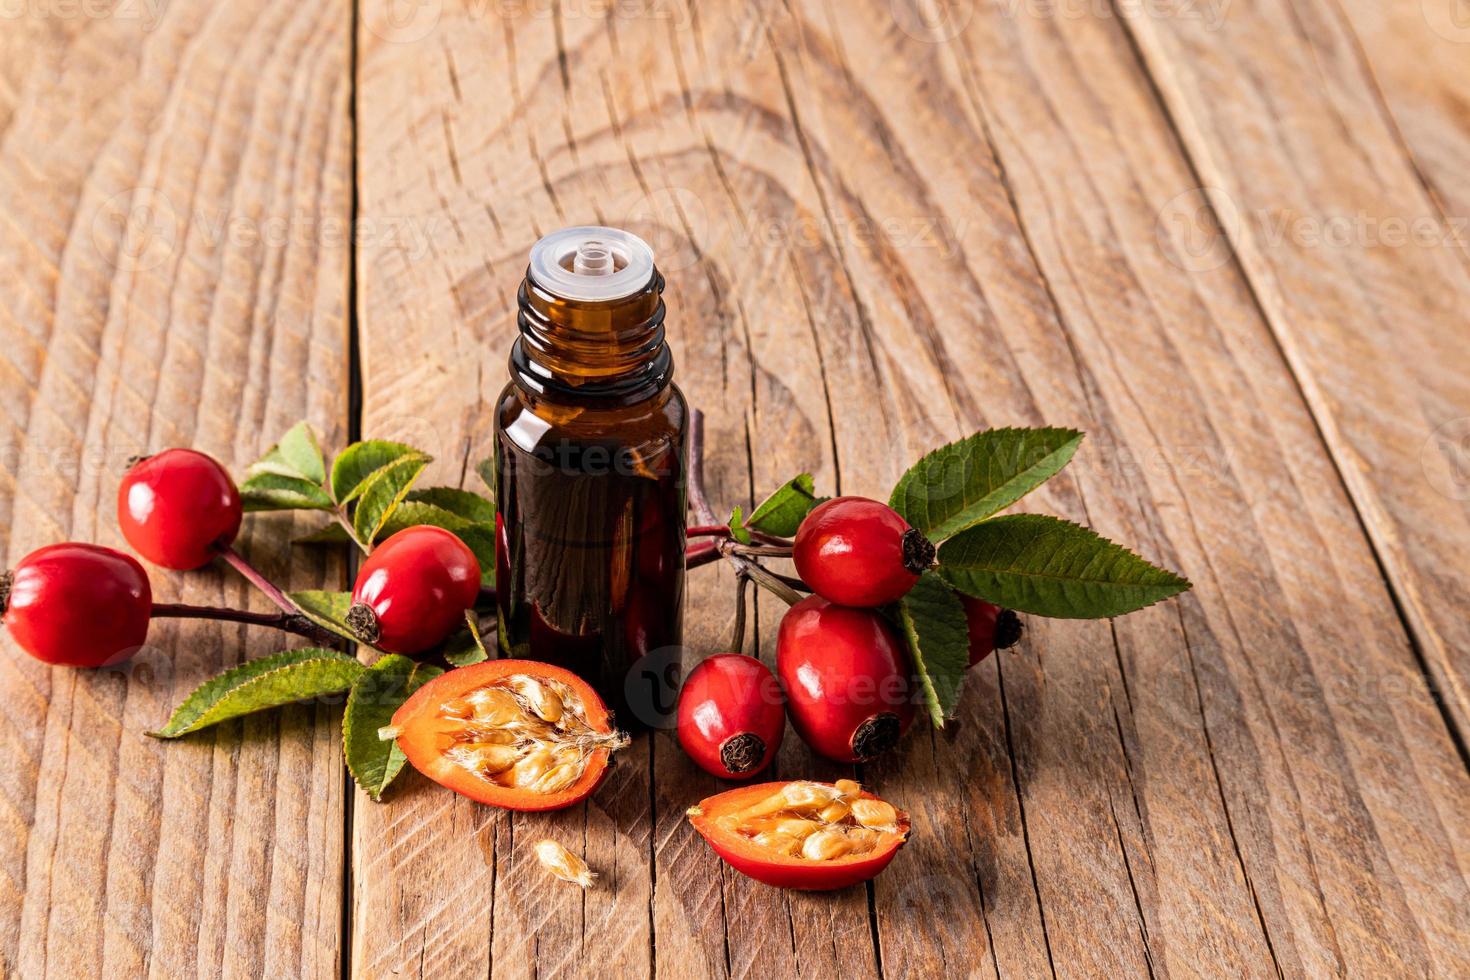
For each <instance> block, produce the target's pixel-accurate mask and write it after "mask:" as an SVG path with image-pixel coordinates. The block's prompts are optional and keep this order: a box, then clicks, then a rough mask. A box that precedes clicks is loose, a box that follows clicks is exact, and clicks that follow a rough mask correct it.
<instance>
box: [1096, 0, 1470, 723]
mask: <svg viewBox="0 0 1470 980" xmlns="http://www.w3.org/2000/svg"><path fill="white" fill-rule="evenodd" d="M1443 6H1444V5H1439V4H1433V3H1426V4H1425V5H1424V7H1425V14H1426V16H1430V17H1431V19H1434V20H1436V21H1437V20H1438V19H1439V18H1441V17H1442V16H1443V15H1444V10H1443V9H1442V8H1443ZM1125 22H1126V23H1127V24H1128V26H1129V29H1130V30H1131V32H1132V34H1133V37H1134V38H1135V40H1136V43H1137V45H1138V47H1139V49H1140V51H1141V52H1142V55H1143V57H1144V58H1145V60H1146V61H1147V63H1148V65H1149V69H1150V72H1151V75H1152V77H1153V78H1154V80H1155V81H1156V82H1157V84H1158V86H1159V90H1160V92H1161V94H1162V97H1163V98H1164V100H1165V102H1166V104H1167V106H1168V109H1169V112H1170V114H1171V120H1172V122H1173V124H1174V125H1175V126H1176V127H1177V129H1178V131H1179V133H1180V137H1181V139H1182V140H1183V141H1184V144H1185V146H1186V148H1187V150H1188V152H1189V155H1190V158H1191V160H1192V161H1193V164H1194V170H1195V173H1196V174H1197V175H1198V176H1197V180H1196V184H1197V185H1203V186H1204V190H1203V191H1200V190H1198V189H1197V190H1195V191H1194V193H1193V196H1192V197H1185V198H1183V199H1181V201H1179V202H1175V203H1174V205H1173V211H1174V213H1173V214H1172V215H1171V217H1174V218H1175V219H1176V220H1177V219H1178V218H1184V219H1185V220H1188V218H1189V217H1191V216H1193V215H1194V214H1195V213H1196V208H1197V207H1198V206H1199V205H1200V204H1203V203H1206V201H1207V202H1208V205H1209V207H1210V208H1211V209H1213V212H1214V214H1213V224H1214V229H1215V230H1214V231H1213V233H1212V234H1211V235H1209V236H1208V237H1207V238H1206V239H1205V240H1204V241H1202V242H1201V244H1202V245H1203V246H1205V249H1204V250H1203V251H1201V252H1200V253H1199V254H1198V255H1197V256H1193V257H1191V258H1190V261H1191V262H1195V263H1200V262H1203V263H1206V264H1208V263H1210V262H1213V261H1216V260H1217V259H1218V258H1219V257H1221V256H1223V257H1224V258H1225V260H1227V261H1228V260H1229V258H1230V254H1231V251H1230V250H1231V249H1232V248H1233V252H1234V256H1235V257H1236V258H1237V259H1238V261H1239V262H1240V264H1241V266H1242V268H1243V269H1244V270H1245V273H1246V275H1247V277H1248V279H1249V281H1250V285H1251V289H1252V292H1253V294H1254V295H1255V297H1256V300H1257V301H1258V303H1259V304H1260V307H1261V309H1262V310H1263V311H1264V313H1265V315H1266V317H1267V319H1268V321H1269V322H1270V324H1271V326H1272V332H1273V336H1274V338H1275V340H1276V342H1277V343H1278V344H1279V345H1280V347H1281V350H1282V352H1283V354H1284V355H1285V357H1286V359H1287V361H1288V363H1289V364H1290V365H1291V366H1292V370H1293V372H1294V373H1295V375H1296V377H1297V380H1298V382H1299V384H1300V385H1301V388H1302V392H1303V395H1304V396H1305V398H1306V399H1307V402H1308V404H1309V405H1310V406H1311V408H1312V412H1313V416H1314V418H1315V419H1316V421H1317V424H1318V426H1319V428H1320V429H1321V431H1322V435H1323V437H1324V439H1325V440H1326V441H1327V444H1328V446H1329V448H1330V449H1331V451H1332V454H1333V459H1334V461H1335V463H1336V465H1337V468H1338V470H1339V471H1341V472H1342V474H1343V479H1344V481H1345V483H1346V484H1347V487H1348V490H1349V493H1350V494H1351V497H1352V500H1353V504H1354V506H1355V508H1356V509H1357V511H1358V513H1359V515H1360V518H1361V521H1362V523H1363V526H1364V527H1365V528H1366V530H1367V532H1368V535H1369V537H1370V538H1371V539H1372V541H1373V543H1374V548H1375V551H1376V553H1377V555H1378V557H1379V560H1380V561H1381V562H1382V564H1383V567H1384V570H1385V571H1386V573H1387V575H1388V577H1389V581H1390V583H1391V585H1392V588H1393V593H1394V598H1395V600H1396V602H1397V603H1398V606H1399V608H1400V610H1401V612H1402V615H1403V617H1404V619H1405V621H1406V622H1407V623H1408V625H1409V628H1410V631H1411V633H1412V635H1413V637H1414V640H1415V643H1416V646H1417V648H1418V650H1419V652H1420V655H1421V656H1422V657H1423V659H1424V661H1425V663H1426V664H1427V666H1428V670H1429V672H1430V677H1431V678H1432V680H1433V683H1434V689H1435V691H1436V694H1437V696H1438V697H1439V699H1440V700H1441V702H1442V703H1443V705H1444V707H1445V710H1446V711H1447V712H1448V713H1449V714H1450V716H1451V717H1452V718H1454V719H1455V724H1456V726H1457V728H1458V730H1459V732H1460V733H1461V735H1462V736H1464V735H1465V734H1466V733H1470V658H1467V657H1466V653H1467V651H1470V621H1467V620H1466V618H1465V616H1464V615H1463V614H1462V612H1461V611H1462V610H1463V609H1465V608H1466V607H1467V605H1470V578H1467V576H1466V575H1465V574H1464V570H1465V568H1466V564H1465V555H1466V554H1467V553H1470V508H1467V506H1466V499H1467V497H1470V487H1467V485H1466V481H1465V469H1464V467H1465V458H1464V448H1463V440H1464V438H1465V433H1466V432H1467V431H1470V423H1467V421H1466V415H1467V406H1470V348H1467V346H1466V344H1465V341H1464V332H1465V331H1464V323H1463V311H1464V307H1465V302H1466V298H1467V297H1470V262H1467V252H1466V247H1465V243H1464V240H1463V238H1464V234H1463V228H1462V227H1461V228H1459V229H1458V231H1457V230H1456V227H1455V226H1452V225H1451V224H1450V222H1449V220H1447V218H1446V216H1445V215H1444V214H1443V213H1441V211H1440V208H1439V206H1438V205H1437V204H1436V201H1435V199H1434V198H1433V197H1432V196H1431V194H1430V193H1429V189H1428V187H1427V186H1426V184H1425V183H1424V182H1423V180H1422V175H1421V173H1420V172H1419V171H1416V169H1415V167H1414V165H1413V160H1412V159H1411V158H1410V157H1409V155H1408V153H1407V152H1406V151H1405V148H1404V145H1403V143H1402V142H1401V141H1400V140H1399V138H1398V135H1397V133H1396V131H1395V129H1394V126H1393V122H1392V119H1391V117H1390V116H1389V115H1388V113H1386V112H1385V111H1384V109H1383V105H1382V102H1381V100H1380V95H1379V93H1378V91H1377V89H1376V88H1375V86H1374V81H1373V78H1372V75H1371V72H1370V71H1369V69H1368V67H1367V65H1366V64H1365V63H1364V60H1363V58H1362V55H1361V50H1360V49H1359V48H1358V47H1357V44H1356V41H1355V39H1354V37H1353V35H1352V33H1351V31H1350V30H1349V28H1348V26H1347V24H1346V22H1345V21H1344V19H1343V16H1342V14H1341V11H1340V10H1339V9H1338V7H1337V5H1336V4H1332V3H1318V2H1314V3H1306V4H1297V3H1285V2H1279V0H1259V2H1245V3H1236V4H1232V5H1230V6H1229V9H1228V11H1224V12H1222V16H1220V17H1218V18H1215V19H1214V20H1213V21H1205V20H1202V19H1200V18H1192V17H1178V16H1164V17H1148V16H1141V17H1140V16H1131V15H1130V16H1127V17H1125ZM1431 50H1433V49H1431ZM1435 57H1438V55H1434V54H1431V55H1430V58H1429V62H1430V65H1432V64H1433V60H1434V58H1435ZM1422 77H1424V78H1426V79H1432V78H1433V77H1434V70H1433V69H1432V68H1431V67H1426V68H1425V74H1424V76H1422ZM1430 84H1432V82H1431V83H1430ZM1439 132H1440V133H1441V134H1443V135H1444V136H1445V138H1446V139H1449V140H1451V141H1454V140H1455V139H1457V138H1458V137H1457V136H1456V130H1454V129H1453V128H1452V127H1449V126H1446V127H1441V129H1440V130H1439ZM1435 159H1438V157H1435ZM1458 169H1459V170H1461V171H1462V170H1463V166H1461V167H1460V168H1458ZM1452 180H1453V177H1452V175H1451V172H1450V171H1446V172H1445V175H1444V177H1442V178H1441V183H1445V184H1449V183H1452ZM1462 203H1463V202H1462V201H1461V200H1459V199H1458V198H1456V199H1455V200H1452V201H1451V203H1450V207H1451V211H1450V214H1451V215H1452V216H1453V215H1454V214H1455V213H1456V210H1457V209H1458V208H1459V207H1460V204H1462ZM1181 204H1182V205H1184V207H1183V208H1181V207H1180V205H1181ZM1458 214H1459V217H1460V218H1463V217H1464V213H1463V211H1459V212H1458Z"/></svg>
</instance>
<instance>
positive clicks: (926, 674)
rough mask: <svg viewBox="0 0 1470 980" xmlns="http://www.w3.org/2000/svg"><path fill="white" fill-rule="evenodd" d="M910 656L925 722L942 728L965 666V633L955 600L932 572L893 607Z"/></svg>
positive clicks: (967, 661) (957, 694) (967, 657)
mask: <svg viewBox="0 0 1470 980" xmlns="http://www.w3.org/2000/svg"><path fill="white" fill-rule="evenodd" d="M898 617H899V621H900V622H901V623H902V624H903V632H904V639H905V640H907V641H908V645H909V656H910V657H912V659H913V662H914V669H915V671H917V673H918V675H919V685H920V688H921V690H922V691H923V692H924V702H925V704H926V705H927V706H928V708H929V720H930V721H932V722H933V723H934V727H935V728H943V727H944V720H945V719H946V718H953V717H954V712H955V706H956V705H958V704H959V700H960V687H961V685H962V684H964V681H965V668H967V667H969V666H970V630H969V626H968V624H967V623H966V620H965V607H964V606H963V605H961V603H960V598H959V596H957V595H955V594H954V591H953V590H952V589H951V588H950V587H949V586H948V585H946V584H945V583H944V580H943V579H941V578H940V577H939V576H938V575H936V574H935V573H934V572H925V573H924V574H923V575H922V576H921V577H920V578H919V581H918V582H916V583H914V587H913V588H912V589H910V590H909V591H908V594H907V595H905V596H904V597H903V598H902V599H900V600H899V602H898Z"/></svg>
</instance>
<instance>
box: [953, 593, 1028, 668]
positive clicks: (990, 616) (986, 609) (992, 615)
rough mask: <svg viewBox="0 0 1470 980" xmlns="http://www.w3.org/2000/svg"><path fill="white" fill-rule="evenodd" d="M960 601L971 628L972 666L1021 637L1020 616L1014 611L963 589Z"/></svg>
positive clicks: (1011, 644)
mask: <svg viewBox="0 0 1470 980" xmlns="http://www.w3.org/2000/svg"><path fill="white" fill-rule="evenodd" d="M960 604H961V605H963V606H964V607H965V623H966V625H967V626H968V627H969V629H970V666H971V667H973V666H975V665H976V664H978V663H979V662H980V661H982V660H984V659H985V658H986V657H988V656H990V654H991V653H992V652H993V651H995V650H1004V649H1006V648H1008V647H1013V646H1015V645H1016V642H1017V641H1018V640H1020V639H1021V617H1020V616H1017V615H1016V614H1015V613H1014V612H1013V611H1011V610H1009V609H1002V608H1001V607H1000V606H997V605H996V604H995V603H993V602H986V601H985V600H984V599H977V598H975V597H974V596H970V595H965V594H963V593H960Z"/></svg>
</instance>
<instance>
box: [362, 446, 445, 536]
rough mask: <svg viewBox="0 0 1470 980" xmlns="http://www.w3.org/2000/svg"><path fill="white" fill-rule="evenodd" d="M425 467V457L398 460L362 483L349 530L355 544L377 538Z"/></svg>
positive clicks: (415, 454) (410, 456) (408, 456)
mask: <svg viewBox="0 0 1470 980" xmlns="http://www.w3.org/2000/svg"><path fill="white" fill-rule="evenodd" d="M428 465H429V457H428V456H425V455H424V454H423V453H413V454H412V455H407V456H400V457H398V458H397V459H395V460H394V461H393V462H391V463H389V464H388V465H387V466H384V467H383V468H382V469H380V470H378V471H377V472H375V473H373V474H372V475H371V476H369V477H368V478H367V479H366V480H363V481H362V483H361V484H360V490H358V491H357V493H358V498H357V506H356V507H355V508H354V509H353V511H352V527H353V529H354V530H355V531H356V532H357V538H358V540H359V541H372V540H374V539H375V538H376V537H377V536H378V532H380V531H382V530H383V525H384V524H386V523H387V521H388V519H389V518H390V517H392V516H393V511H394V510H395V509H397V507H398V505H399V504H401V503H402V502H403V498H405V497H407V496H408V491H409V490H410V489H412V487H413V481H415V480H417V479H418V478H419V474H420V473H422V472H423V471H424V467H425V466H428Z"/></svg>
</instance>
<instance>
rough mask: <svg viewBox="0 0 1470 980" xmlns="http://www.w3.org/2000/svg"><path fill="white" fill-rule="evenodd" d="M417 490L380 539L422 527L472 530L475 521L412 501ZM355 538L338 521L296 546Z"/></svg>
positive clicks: (441, 508)
mask: <svg viewBox="0 0 1470 980" xmlns="http://www.w3.org/2000/svg"><path fill="white" fill-rule="evenodd" d="M415 493H417V491H410V492H409V494H408V497H406V498H405V499H404V501H403V503H401V504H399V505H398V507H397V508H396V509H395V510H394V511H393V513H392V515H391V516H390V517H389V518H388V520H387V521H386V522H385V523H384V524H383V526H382V527H381V528H380V529H379V530H378V540H379V541H381V540H382V539H384V538H387V537H391V536H392V535H394V534H397V533H398V532H399V531H402V530H403V529H404V528H406V527H415V526H417V525H420V524H429V525H432V526H433V527H442V528H444V530H446V531H454V532H456V533H458V532H459V531H461V530H463V529H465V528H468V527H473V526H474V522H473V521H471V520H469V519H468V518H464V517H460V516H459V515H458V514H454V513H451V512H449V511H447V510H445V509H444V508H443V507H439V506H436V505H434V504H430V503H424V502H421V501H416V500H414V499H413V497H414V495H415ZM351 540H352V539H351V538H350V537H348V536H347V531H346V529H345V528H343V527H342V525H341V524H339V523H337V522H336V521H331V522H330V523H327V524H324V525H322V526H321V527H320V528H318V529H317V530H315V531H313V532H312V533H310V534H308V535H306V536H305V537H302V538H297V539H296V543H297V544H346V543H347V542H349V541H351Z"/></svg>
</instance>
